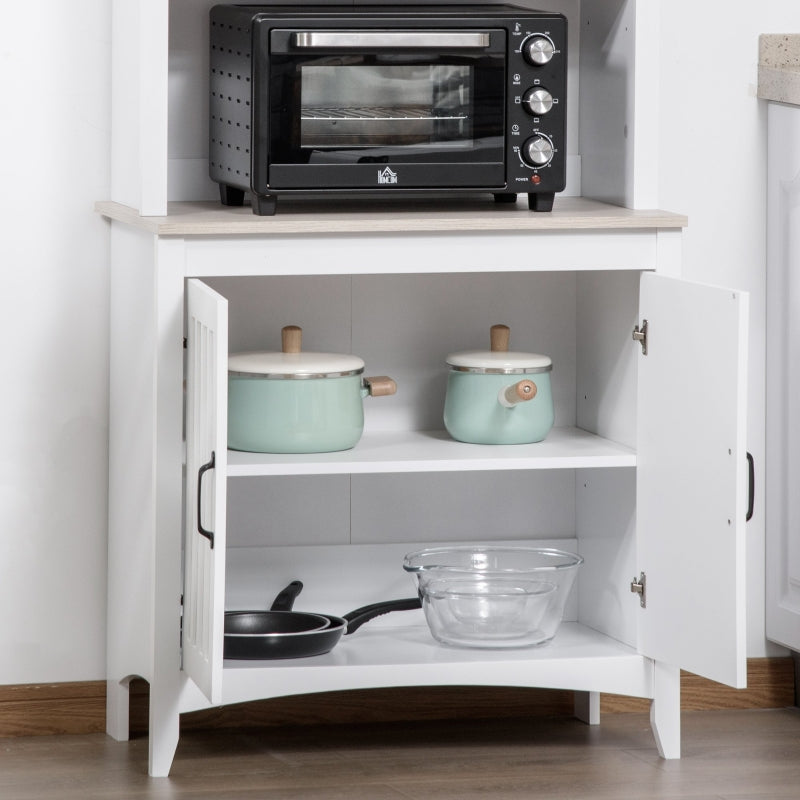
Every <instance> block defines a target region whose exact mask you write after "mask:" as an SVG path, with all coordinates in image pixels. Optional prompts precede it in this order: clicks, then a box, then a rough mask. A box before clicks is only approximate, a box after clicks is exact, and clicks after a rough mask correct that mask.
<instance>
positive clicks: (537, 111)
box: [522, 86, 553, 117]
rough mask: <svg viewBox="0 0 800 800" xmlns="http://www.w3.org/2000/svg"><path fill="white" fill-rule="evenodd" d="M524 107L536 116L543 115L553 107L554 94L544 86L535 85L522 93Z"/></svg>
mask: <svg viewBox="0 0 800 800" xmlns="http://www.w3.org/2000/svg"><path fill="white" fill-rule="evenodd" d="M522 107H523V108H524V109H525V110H526V111H527V112H528V113H529V114H533V116H534V117H541V116H543V115H544V114H546V113H547V112H548V111H550V109H551V108H552V107H553V95H551V94H550V92H548V91H547V89H545V88H544V86H533V87H531V88H530V89H528V91H527V92H525V94H524V95H522Z"/></svg>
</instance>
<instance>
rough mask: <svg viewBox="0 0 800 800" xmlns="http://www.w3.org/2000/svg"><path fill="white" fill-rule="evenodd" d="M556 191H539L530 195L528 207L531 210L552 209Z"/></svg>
mask: <svg viewBox="0 0 800 800" xmlns="http://www.w3.org/2000/svg"><path fill="white" fill-rule="evenodd" d="M555 197H556V193H555V192H538V193H534V194H529V195H528V208H529V209H530V210H531V211H552V210H553V201H554V200H555Z"/></svg>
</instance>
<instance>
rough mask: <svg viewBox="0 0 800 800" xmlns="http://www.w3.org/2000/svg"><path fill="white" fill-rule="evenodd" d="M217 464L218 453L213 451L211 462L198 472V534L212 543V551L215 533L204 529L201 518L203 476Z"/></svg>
mask: <svg viewBox="0 0 800 800" xmlns="http://www.w3.org/2000/svg"><path fill="white" fill-rule="evenodd" d="M215 463H216V453H215V452H214V451H213V450H212V451H211V461H209V462H208V463H207V464H203V466H202V467H200V469H199V470H198V471H197V532H198V533H199V534H200V535H201V536H205V537H206V539H208V541H209V542H210V543H211V549H212V550H213V549H214V531H210V530H208V529H206V528H204V527H203V521H202V518H201V511H200V509H201V507H202V504H201V499H202V494H203V475H205V473H206V472H208V470H210V469H214V465H215Z"/></svg>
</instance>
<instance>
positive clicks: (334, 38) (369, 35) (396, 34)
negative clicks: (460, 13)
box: [292, 31, 491, 50]
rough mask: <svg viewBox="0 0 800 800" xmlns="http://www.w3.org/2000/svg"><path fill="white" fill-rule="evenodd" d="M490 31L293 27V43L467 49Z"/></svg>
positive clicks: (479, 44) (308, 47) (301, 45)
mask: <svg viewBox="0 0 800 800" xmlns="http://www.w3.org/2000/svg"><path fill="white" fill-rule="evenodd" d="M490 39H491V35H490V34H489V33H488V32H482V31H295V32H294V33H293V34H292V44H293V45H294V47H298V48H302V49H304V50H314V49H316V50H319V49H323V48H324V49H328V48H347V49H348V50H362V49H367V48H389V49H397V48H409V47H413V48H416V49H425V50H433V49H440V48H445V47H446V48H458V49H471V50H474V49H476V48H486V47H488V46H489V42H490Z"/></svg>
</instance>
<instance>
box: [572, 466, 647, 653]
mask: <svg viewBox="0 0 800 800" xmlns="http://www.w3.org/2000/svg"><path fill="white" fill-rule="evenodd" d="M575 484H576V485H575V506H576V525H575V528H576V531H577V535H578V552H579V553H580V554H581V555H582V556H583V558H584V563H583V566H582V567H581V574H580V604H579V610H578V621H579V622H581V623H582V624H584V625H588V626H589V627H590V628H594V629H595V630H598V631H600V632H602V633H605V634H606V635H608V636H611V637H612V638H614V639H616V640H617V641H620V642H624V643H625V644H628V645H631V646H632V647H635V646H636V621H637V618H636V612H637V609H638V608H639V602H638V600H637V599H636V597H635V596H634V595H632V594H631V592H630V583H631V578H633V576H634V575H636V574H637V573H636V571H635V570H636V564H637V560H636V559H637V555H636V510H635V509H636V472H635V470H633V469H614V470H599V469H586V470H580V471H579V472H577V473H576V482H575Z"/></svg>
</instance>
